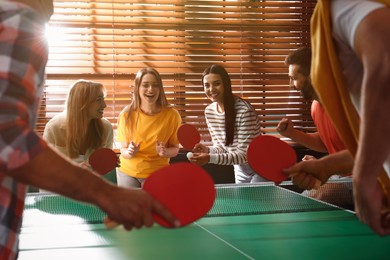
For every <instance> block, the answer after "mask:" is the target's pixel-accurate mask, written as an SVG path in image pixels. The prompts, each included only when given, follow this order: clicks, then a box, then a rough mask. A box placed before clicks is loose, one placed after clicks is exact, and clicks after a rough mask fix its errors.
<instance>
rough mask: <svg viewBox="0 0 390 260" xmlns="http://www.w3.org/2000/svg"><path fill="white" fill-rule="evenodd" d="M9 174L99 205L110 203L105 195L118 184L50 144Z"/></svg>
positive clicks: (28, 182) (23, 180) (17, 178)
mask: <svg viewBox="0 0 390 260" xmlns="http://www.w3.org/2000/svg"><path fill="white" fill-rule="evenodd" d="M48 162H49V163H48ZM43 167H44V168H43ZM6 174H7V175H9V176H11V177H13V178H14V179H16V180H17V181H20V182H23V183H26V184H29V185H33V186H35V187H38V188H42V189H45V190H49V191H53V192H56V193H58V194H62V195H64V196H68V197H71V198H73V199H76V200H81V201H84V202H89V203H96V204H98V205H104V204H105V203H107V202H104V201H105V200H107V199H105V198H104V197H106V196H108V197H109V195H108V194H109V193H110V190H111V189H112V188H113V187H114V186H113V185H111V184H109V183H108V182H107V181H105V180H104V179H102V178H100V177H99V176H97V175H95V174H93V173H92V172H90V171H88V170H86V169H84V168H81V167H79V166H77V165H76V164H74V163H72V162H71V161H69V160H67V159H65V158H64V157H62V156H61V155H59V154H57V153H56V152H55V151H54V150H52V149H51V148H50V147H47V148H45V149H43V150H42V151H41V152H40V153H39V154H38V155H37V156H35V157H34V158H33V159H32V160H31V161H30V162H28V163H27V164H25V165H23V166H22V167H20V168H17V169H15V170H12V171H8V172H6ZM99 194H101V195H99Z"/></svg>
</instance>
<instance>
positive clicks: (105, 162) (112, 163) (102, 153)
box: [88, 148, 118, 175]
mask: <svg viewBox="0 0 390 260" xmlns="http://www.w3.org/2000/svg"><path fill="white" fill-rule="evenodd" d="M88 161H89V164H90V165H91V167H92V169H93V170H94V171H96V172H97V173H99V174H101V175H104V174H107V173H109V172H110V171H112V170H113V169H114V168H115V167H116V166H118V157H117V155H116V154H115V152H114V151H113V150H111V149H109V148H99V149H97V150H96V151H95V152H93V153H92V154H91V156H90V157H89V160H88Z"/></svg>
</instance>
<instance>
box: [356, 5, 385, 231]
mask: <svg viewBox="0 0 390 260" xmlns="http://www.w3.org/2000/svg"><path fill="white" fill-rule="evenodd" d="M388 17H390V9H389V8H380V9H377V10H375V11H373V12H371V13H370V14H368V15H367V16H366V17H365V18H364V19H363V20H362V22H361V23H360V24H359V26H358V27H357V29H356V32H355V38H354V42H355V47H354V49H355V51H356V54H357V56H358V57H359V59H360V60H361V62H362V64H363V67H364V76H363V82H362V88H361V98H360V102H361V122H360V135H359V146H358V149H357V153H356V157H355V162H356V163H355V165H354V168H353V174H352V176H353V189H354V199H355V207H356V213H357V214H358V216H359V218H360V219H361V221H362V222H364V223H366V224H367V225H369V226H370V227H371V228H372V229H373V230H374V231H375V232H376V233H378V234H379V235H387V234H390V223H389V221H383V219H385V218H384V216H385V214H388V208H387V211H386V210H385V211H383V209H384V208H385V207H389V205H387V204H386V203H385V201H387V200H386V198H384V194H383V191H382V189H381V187H380V186H379V184H378V181H377V177H378V175H379V173H380V171H381V170H382V165H383V163H384V161H385V160H386V158H387V157H388V156H389V154H390V142H388V133H390V121H389V119H388V111H390V96H389V90H390V89H389V88H390V74H389V71H390V63H389V62H385V61H389V60H390V50H389V47H388V44H389V42H390V23H388V22H387V20H388Z"/></svg>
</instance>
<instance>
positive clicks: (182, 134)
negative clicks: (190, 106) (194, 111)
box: [177, 124, 200, 150]
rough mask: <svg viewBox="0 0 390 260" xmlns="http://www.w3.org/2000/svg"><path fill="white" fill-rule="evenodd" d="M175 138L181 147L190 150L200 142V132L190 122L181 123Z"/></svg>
mask: <svg viewBox="0 0 390 260" xmlns="http://www.w3.org/2000/svg"><path fill="white" fill-rule="evenodd" d="M177 138H178V139H179V142H180V144H181V145H182V146H183V148H185V149H187V150H192V149H193V148H194V146H195V145H196V144H197V143H199V142H200V134H199V132H198V130H197V129H196V128H195V127H194V126H193V125H190V124H183V125H181V126H180V127H179V130H178V131H177Z"/></svg>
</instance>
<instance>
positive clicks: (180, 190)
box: [143, 162, 216, 227]
mask: <svg viewBox="0 0 390 260" xmlns="http://www.w3.org/2000/svg"><path fill="white" fill-rule="evenodd" d="M143 189H144V190H145V191H147V192H149V193H150V194H151V195H152V196H153V197H154V198H155V199H157V200H158V201H159V202H160V203H161V204H163V205H164V206H165V207H166V208H168V209H169V210H170V211H171V212H172V214H173V215H174V216H175V217H176V218H177V219H178V220H179V221H180V226H181V227H182V226H186V225H188V224H191V223H192V222H194V221H196V220H197V219H199V218H201V217H203V216H204V215H205V214H206V213H207V212H208V211H209V210H210V209H211V207H212V206H213V204H214V200H215V194H216V191H215V187H214V181H213V180H212V179H211V177H210V176H209V174H208V173H207V172H206V171H205V170H204V169H203V168H202V167H200V166H198V165H196V164H193V163H188V162H180V163H175V164H171V165H169V166H166V167H164V168H161V169H159V170H157V171H156V172H154V173H153V174H152V175H151V176H150V177H149V178H147V179H146V180H145V182H144V185H143ZM154 219H155V221H156V222H157V223H159V224H160V225H161V226H164V227H173V226H171V225H170V224H169V223H168V222H166V221H165V220H164V219H163V218H161V217H160V216H158V215H154Z"/></svg>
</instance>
